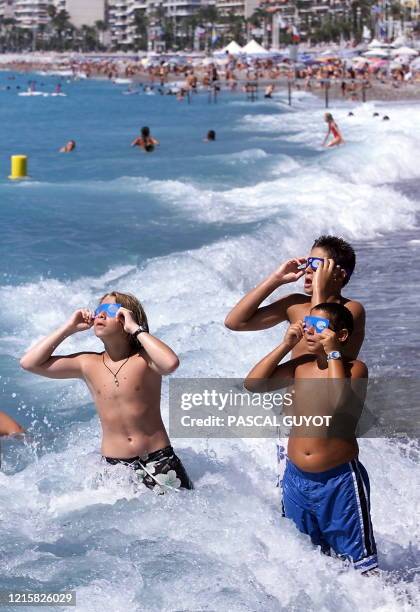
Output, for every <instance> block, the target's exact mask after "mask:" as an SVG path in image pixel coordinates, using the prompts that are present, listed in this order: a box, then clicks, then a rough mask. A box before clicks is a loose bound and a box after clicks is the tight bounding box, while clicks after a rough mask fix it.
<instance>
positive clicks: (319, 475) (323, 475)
mask: <svg viewBox="0 0 420 612" xmlns="http://www.w3.org/2000/svg"><path fill="white" fill-rule="evenodd" d="M353 461H357V462H358V459H357V458H355V459H353ZM286 463H287V465H286V468H289V470H291V471H292V472H294V473H295V474H297V475H299V476H300V477H301V478H306V479H307V480H315V481H316V482H325V481H327V480H328V479H329V478H334V477H335V476H340V474H346V473H347V472H350V471H351V462H350V461H347V462H346V463H342V464H341V465H337V466H336V467H333V468H331V469H330V470H325V472H305V471H304V470H301V469H300V468H299V467H298V466H297V465H295V464H294V463H293V462H292V461H290V459H287V462H286Z"/></svg>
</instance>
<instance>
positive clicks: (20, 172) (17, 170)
mask: <svg viewBox="0 0 420 612" xmlns="http://www.w3.org/2000/svg"><path fill="white" fill-rule="evenodd" d="M25 178H28V158H27V156H26V155H12V157H11V174H10V176H9V179H11V180H12V181H16V180H19V179H25Z"/></svg>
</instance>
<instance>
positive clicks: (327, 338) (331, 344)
mask: <svg viewBox="0 0 420 612" xmlns="http://www.w3.org/2000/svg"><path fill="white" fill-rule="evenodd" d="M317 336H318V340H319V341H320V343H321V344H322V346H323V347H324V351H325V354H326V355H328V353H331V351H339V350H340V348H341V346H340V342H339V341H338V338H337V334H336V333H335V332H333V330H332V329H329V328H328V327H327V328H326V329H324V331H323V332H322V334H317Z"/></svg>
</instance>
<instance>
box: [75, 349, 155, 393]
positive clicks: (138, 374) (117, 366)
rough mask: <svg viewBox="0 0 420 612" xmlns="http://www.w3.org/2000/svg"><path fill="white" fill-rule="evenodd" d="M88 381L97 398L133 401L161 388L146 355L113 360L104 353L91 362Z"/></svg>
mask: <svg viewBox="0 0 420 612" xmlns="http://www.w3.org/2000/svg"><path fill="white" fill-rule="evenodd" d="M85 380H86V383H87V385H88V387H89V389H90V391H91V393H92V395H93V396H94V398H95V400H96V401H107V400H111V401H133V400H139V399H141V397H142V396H143V395H148V394H150V393H151V392H152V391H153V390H158V389H159V388H160V380H159V377H158V376H157V375H156V373H155V372H152V371H151V370H150V368H149V367H148V365H147V363H146V362H145V361H144V359H141V358H139V357H137V356H133V357H131V358H130V359H129V360H128V361H120V362H112V361H108V360H107V359H106V358H105V359H103V357H102V355H101V356H100V358H99V359H97V360H95V361H94V362H93V363H91V364H89V367H88V368H87V369H86V372H85Z"/></svg>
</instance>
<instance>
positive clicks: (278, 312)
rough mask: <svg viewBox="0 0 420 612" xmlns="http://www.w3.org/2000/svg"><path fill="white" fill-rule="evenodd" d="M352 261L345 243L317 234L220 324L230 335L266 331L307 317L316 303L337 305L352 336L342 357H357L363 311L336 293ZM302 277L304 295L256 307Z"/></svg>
mask: <svg viewBox="0 0 420 612" xmlns="http://www.w3.org/2000/svg"><path fill="white" fill-rule="evenodd" d="M355 263H356V256H355V253H354V250H353V248H352V247H351V245H350V244H348V243H347V242H345V240H343V239H342V238H337V237H335V236H321V237H320V238H318V239H317V240H315V242H314V244H313V246H312V249H311V252H310V254H309V256H308V257H297V258H294V259H289V260H287V261H285V262H284V263H282V264H281V265H280V266H279V268H277V270H275V271H274V272H273V273H271V274H270V275H269V276H268V277H267V278H266V279H265V280H263V281H262V282H261V283H260V284H259V285H258V286H257V287H255V289H252V290H251V291H250V292H249V293H247V295H245V297H243V298H242V299H241V300H240V301H239V302H238V303H237V304H236V306H234V308H233V309H232V310H231V311H230V313H229V314H228V316H227V317H226V319H225V325H226V327H228V328H229V329H231V330H233V331H255V330H260V329H268V328H269V327H273V326H274V325H277V324H278V323H282V322H283V321H289V322H290V323H296V321H303V319H304V317H305V316H307V315H309V311H310V309H311V308H313V307H314V306H316V305H317V304H320V303H321V302H328V303H337V304H343V305H344V306H345V307H346V308H348V310H349V311H350V312H351V314H352V315H353V320H354V332H353V334H352V336H351V338H350V339H349V341H348V343H347V344H346V346H345V347H344V348H343V350H344V352H345V354H346V356H347V357H352V358H353V359H354V358H356V357H357V355H358V354H359V351H360V347H361V346H362V343H363V339H364V334H365V331H364V330H365V311H364V308H363V306H362V304H360V302H356V301H355V300H351V299H349V298H345V297H343V296H342V295H341V291H342V289H343V287H344V286H345V285H346V284H347V283H348V281H349V280H350V277H351V275H352V273H353V270H354V267H355ZM303 276H304V277H305V278H304V285H303V290H304V293H291V294H289V295H286V296H284V297H281V298H280V299H277V300H276V301H275V302H273V303H272V304H269V305H267V306H261V304H262V302H264V300H266V299H267V298H268V297H269V296H270V295H271V294H272V293H273V292H274V291H275V290H276V289H278V288H279V287H280V286H282V285H286V284H287V283H294V282H296V281H298V280H299V279H300V278H302V277H303ZM305 350H306V348H305V343H303V342H302V341H300V342H299V343H298V344H297V345H296V346H295V347H294V349H293V352H292V357H297V356H298V355H301V354H302V353H303V352H304V351H305Z"/></svg>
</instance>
